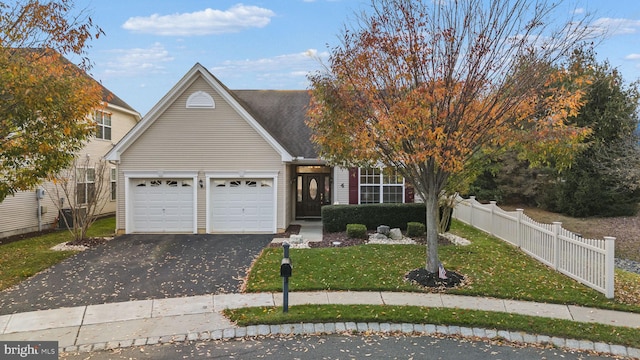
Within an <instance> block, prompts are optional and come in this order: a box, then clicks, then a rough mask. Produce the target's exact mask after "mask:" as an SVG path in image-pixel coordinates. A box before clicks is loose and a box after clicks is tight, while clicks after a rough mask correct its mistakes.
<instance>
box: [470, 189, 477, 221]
mask: <svg viewBox="0 0 640 360" xmlns="http://www.w3.org/2000/svg"><path fill="white" fill-rule="evenodd" d="M474 202H476V197H475V196H469V205H470V206H471V210H469V224H470V225H471V226H475V224H474V223H473V203H474Z"/></svg>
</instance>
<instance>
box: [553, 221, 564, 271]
mask: <svg viewBox="0 0 640 360" xmlns="http://www.w3.org/2000/svg"><path fill="white" fill-rule="evenodd" d="M561 228H562V223H561V222H559V221H554V222H553V268H554V269H556V270H557V269H558V268H560V239H559V237H560V229H561Z"/></svg>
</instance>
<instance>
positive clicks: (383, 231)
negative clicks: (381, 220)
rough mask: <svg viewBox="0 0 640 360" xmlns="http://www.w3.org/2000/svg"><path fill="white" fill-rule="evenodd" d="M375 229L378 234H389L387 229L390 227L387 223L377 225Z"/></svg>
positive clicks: (389, 229)
mask: <svg viewBox="0 0 640 360" xmlns="http://www.w3.org/2000/svg"><path fill="white" fill-rule="evenodd" d="M376 231H377V233H378V234H382V235H384V236H389V231H391V228H390V227H388V226H387V225H380V226H378V229H377V230H376Z"/></svg>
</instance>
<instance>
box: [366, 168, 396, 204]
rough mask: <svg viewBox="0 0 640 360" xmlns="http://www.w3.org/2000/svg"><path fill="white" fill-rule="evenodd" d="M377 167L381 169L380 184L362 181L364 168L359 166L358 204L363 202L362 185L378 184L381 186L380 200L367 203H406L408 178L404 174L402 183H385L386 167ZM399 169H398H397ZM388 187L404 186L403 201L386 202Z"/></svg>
mask: <svg viewBox="0 0 640 360" xmlns="http://www.w3.org/2000/svg"><path fill="white" fill-rule="evenodd" d="M375 169H378V170H380V174H379V177H380V182H379V183H378V184H366V183H362V182H361V181H360V180H361V179H362V170H363V169H362V168H358V204H362V187H363V186H378V187H379V190H380V192H379V194H380V201H379V202H377V203H367V204H404V203H405V196H406V194H405V193H406V190H407V182H406V179H405V178H404V176H403V177H402V183H393V184H385V183H384V168H383V167H377V168H375ZM396 171H397V170H396ZM385 186H386V187H391V186H402V202H399V203H385V202H384V188H385Z"/></svg>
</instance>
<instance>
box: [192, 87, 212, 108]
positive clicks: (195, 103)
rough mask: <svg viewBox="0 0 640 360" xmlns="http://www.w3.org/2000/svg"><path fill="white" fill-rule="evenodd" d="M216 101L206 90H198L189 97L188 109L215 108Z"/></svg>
mask: <svg viewBox="0 0 640 360" xmlns="http://www.w3.org/2000/svg"><path fill="white" fill-rule="evenodd" d="M215 108H216V103H215V102H214V101H213V98H212V97H211V95H209V94H207V93H206V92H204V91H196V92H194V93H193V94H191V95H189V98H188V99H187V109H215Z"/></svg>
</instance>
